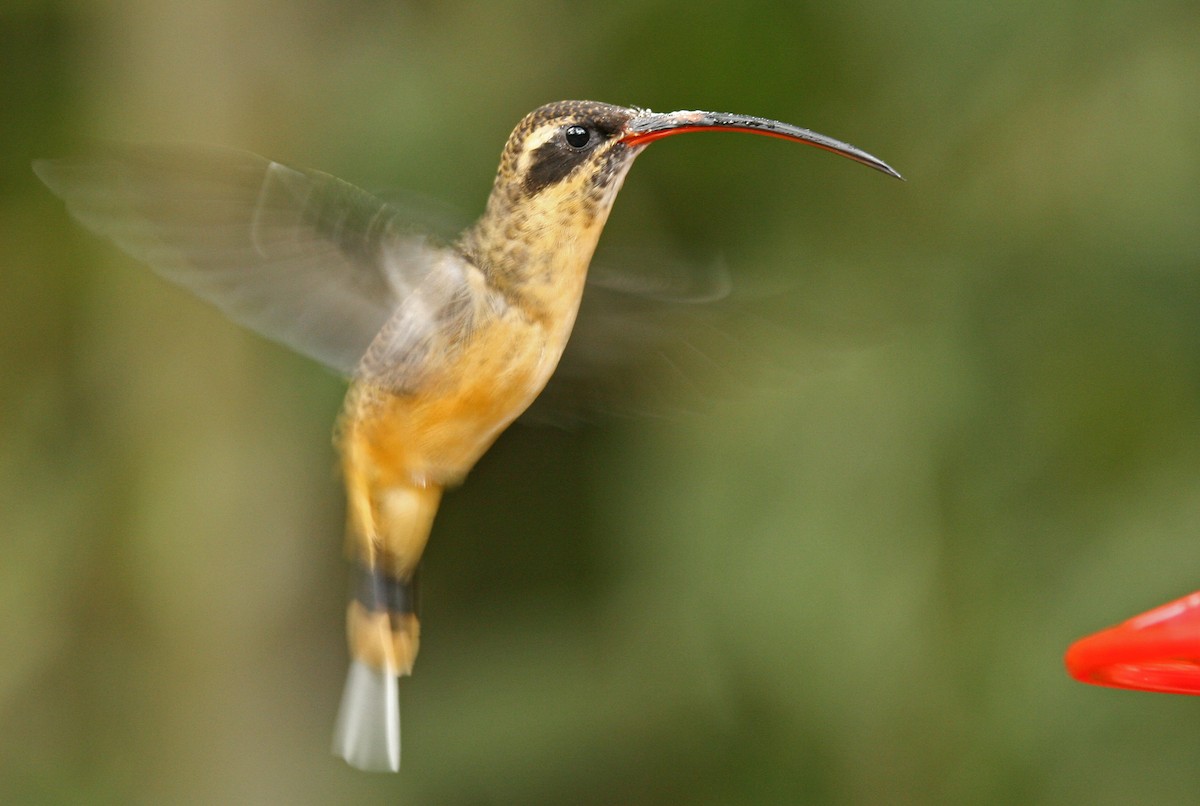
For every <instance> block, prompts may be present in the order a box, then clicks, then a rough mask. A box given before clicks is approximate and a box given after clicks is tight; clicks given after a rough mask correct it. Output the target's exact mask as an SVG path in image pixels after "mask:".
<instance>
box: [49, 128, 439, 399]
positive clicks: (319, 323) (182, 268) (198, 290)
mask: <svg viewBox="0 0 1200 806" xmlns="http://www.w3.org/2000/svg"><path fill="white" fill-rule="evenodd" d="M34 171H35V172H36V173H37V175H38V176H39V177H40V178H41V179H42V181H43V182H45V183H46V185H47V186H49V188H50V189H51V190H52V191H54V193H55V194H57V195H58V196H60V197H61V198H62V199H63V200H64V201H65V202H66V205H67V209H68V210H69V211H70V212H71V214H72V215H74V216H75V217H76V218H77V219H79V221H80V222H82V223H83V224H84V225H85V226H86V227H87V228H89V229H91V230H92V231H94V232H96V233H98V234H100V235H103V236H105V237H107V238H109V239H110V240H112V241H113V242H114V243H116V245H117V246H119V247H120V248H121V249H123V250H124V251H125V252H127V253H129V254H130V255H132V256H133V257H135V258H137V259H138V260H141V261H143V262H145V263H147V264H149V265H150V266H151V267H152V268H153V269H154V270H155V271H156V272H158V273H159V274H161V275H162V276H163V277H165V278H167V279H168V280H171V281H172V282H175V283H178V284H179V285H181V286H183V287H184V288H186V289H188V290H189V291H192V292H193V293H195V294H197V295H198V296H200V297H202V298H203V299H205V300H207V301H209V302H211V303H212V304H214V305H216V306H217V307H218V308H219V309H221V310H222V311H223V312H224V313H226V314H227V315H228V316H229V317H230V318H231V319H233V320H234V321H236V322H238V323H240V324H243V325H245V326H247V327H249V328H251V329H253V330H256V331H258V332H259V333H261V334H263V335H265V336H267V337H269V338H271V339H275V340H276V341H279V342H282V343H283V344H286V345H288V346H289V347H292V348H293V349H295V350H297V351H299V352H300V353H302V354H304V355H307V356H310V357H312V358H315V359H316V360H318V361H320V362H321V363H323V364H325V365H326V366H328V367H330V368H332V369H333V370H335V371H337V372H339V373H341V374H343V375H347V376H349V375H351V374H353V373H354V371H355V368H356V367H357V366H358V362H359V359H360V358H362V356H363V354H364V353H365V352H366V350H367V347H368V346H369V345H370V343H371V340H372V339H373V338H374V337H375V335H376V334H377V333H378V332H379V331H380V330H381V329H382V328H383V326H384V324H385V323H386V322H387V320H388V318H389V317H390V316H391V315H392V313H393V312H394V311H395V310H396V309H397V307H398V306H399V305H400V303H401V301H402V300H403V299H404V298H405V297H406V296H408V294H409V293H410V292H411V291H412V289H414V288H416V287H417V286H418V285H420V283H421V281H422V280H423V279H424V277H425V275H426V273H427V272H428V271H429V267H430V266H432V265H435V264H436V263H437V260H438V258H439V257H440V256H443V255H444V250H442V249H441V248H439V247H437V246H435V245H433V244H431V243H429V242H428V241H427V240H426V238H425V236H424V235H422V234H420V233H417V232H413V231H411V230H409V229H407V228H406V227H405V224H404V222H403V221H402V219H403V218H404V216H403V215H402V214H401V213H400V212H399V210H398V209H396V208H394V207H392V206H390V205H388V204H386V203H385V202H383V201H381V200H379V199H377V198H376V197H374V196H372V195H371V194H369V193H367V192H366V191H364V190H361V189H359V188H357V187H355V186H353V185H350V184H348V183H346V182H342V181H341V180H339V179H336V178H334V177H332V176H329V175H328V174H324V173H320V172H318V171H302V170H296V169H293V168H289V167H287V166H285V165H281V164H279V163H277V162H272V161H270V160H267V159H264V158H263V157H259V156H257V155H255V154H250V153H247V152H242V151H234V150H228V149H219V148H209V147H200V146H107V147H104V148H102V149H100V150H99V151H98V152H96V153H94V154H93V155H92V156H89V157H84V158H75V159H62V160H40V161H38V162H36V163H34Z"/></svg>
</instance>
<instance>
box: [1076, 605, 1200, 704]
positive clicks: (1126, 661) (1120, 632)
mask: <svg viewBox="0 0 1200 806" xmlns="http://www.w3.org/2000/svg"><path fill="white" fill-rule="evenodd" d="M1065 660H1066V663H1067V671H1068V672H1070V674H1071V676H1072V677H1074V678H1075V679H1076V680H1079V681H1081V682H1084V683H1092V684H1094V685H1097V686H1115V687H1117V688H1132V689H1140V690H1142V691H1162V692H1166V693H1169V694H1200V591H1197V592H1196V593H1193V594H1191V595H1190V596H1185V597H1183V598H1182V599H1176V600H1175V601H1174V602H1171V603H1169V604H1165V605H1162V606H1161V607H1156V608H1154V609H1153V610H1149V611H1147V612H1145V613H1142V614H1141V615H1140V616H1134V617H1133V618H1131V619H1129V620H1128V621H1124V622H1122V623H1120V624H1118V625H1116V626H1115V627H1109V628H1108V629H1107V630H1101V631H1100V632H1098V633H1094V634H1092V635H1089V636H1087V637H1086V638H1081V639H1079V640H1078V641H1076V642H1075V643H1073V644H1071V646H1070V648H1069V649H1067V655H1066V658H1065Z"/></svg>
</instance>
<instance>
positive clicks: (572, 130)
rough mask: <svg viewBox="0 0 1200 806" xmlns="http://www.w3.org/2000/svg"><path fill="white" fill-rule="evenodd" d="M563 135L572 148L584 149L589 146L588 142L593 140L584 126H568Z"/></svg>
mask: <svg viewBox="0 0 1200 806" xmlns="http://www.w3.org/2000/svg"><path fill="white" fill-rule="evenodd" d="M563 134H564V136H565V137H566V138H567V145H569V146H570V147H571V148H583V147H584V146H586V145H587V144H588V140H591V139H592V135H591V133H590V132H588V130H587V129H585V128H583V127H582V126H568V127H567V130H566V131H565V132H563Z"/></svg>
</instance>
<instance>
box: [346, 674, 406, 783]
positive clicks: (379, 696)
mask: <svg viewBox="0 0 1200 806" xmlns="http://www.w3.org/2000/svg"><path fill="white" fill-rule="evenodd" d="M398 681H399V676H398V675H396V674H395V673H393V672H385V671H380V670H379V669H372V668H371V667H370V666H367V665H366V664H364V663H360V662H359V661H353V662H352V663H351V664H350V671H349V673H347V675H346V689H345V691H343V692H342V704H341V707H340V708H339V709H338V716H337V726H336V727H335V728H334V732H333V754H334V755H336V756H340V757H341V758H344V759H345V760H346V763H347V764H349V765H350V766H351V767H357V768H358V769H360V770H365V771H367V772H399V770H400V686H399V684H398Z"/></svg>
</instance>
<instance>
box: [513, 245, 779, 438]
mask: <svg viewBox="0 0 1200 806" xmlns="http://www.w3.org/2000/svg"><path fill="white" fill-rule="evenodd" d="M731 292H732V284H731V282H730V279H729V276H728V272H727V271H726V270H725V269H724V267H722V266H720V265H713V266H708V267H702V266H693V265H689V264H685V263H682V262H680V261H677V260H674V259H671V258H664V257H662V256H660V255H655V256H647V255H646V254H644V253H640V254H636V255H626V256H623V257H621V258H618V259H616V260H609V259H604V258H602V259H601V260H600V262H598V263H596V264H593V266H592V267H591V269H590V270H589V274H588V284H587V287H586V289H585V290H584V293H583V301H582V304H581V305H580V308H579V316H578V318H577V319H576V322H575V328H574V330H573V331H572V332H571V339H570V341H569V342H568V343H567V348H566V350H565V351H564V353H563V357H562V360H561V361H560V362H559V365H558V369H557V370H555V373H554V375H553V376H552V377H551V378H550V382H549V383H548V384H547V385H546V388H545V389H544V390H543V391H542V393H541V395H539V396H538V398H537V400H535V401H534V403H533V405H532V406H531V407H530V408H529V411H528V412H527V413H526V415H525V417H523V418H522V420H523V421H524V422H527V423H528V422H532V423H542V424H551V425H560V426H570V425H574V424H577V423H580V422H589V421H592V420H595V419H597V417H611V416H616V417H627V416H634V417H645V416H673V415H677V414H679V413H681V412H686V411H695V410H698V409H703V408H704V407H705V405H706V404H707V403H710V402H711V401H712V400H714V399H720V398H728V397H729V396H730V395H733V394H736V393H737V392H738V391H739V390H744V389H745V388H746V386H747V383H748V382H751V381H754V380H758V381H761V380H762V379H763V377H764V375H765V372H766V370H767V369H768V368H769V367H770V366H771V365H772V363H773V359H774V358H775V356H774V355H773V354H772V349H773V347H775V346H776V345H778V344H779V343H781V341H782V340H786V338H787V337H786V336H782V337H781V329H780V328H773V327H772V326H771V325H770V323H769V322H768V315H769V313H770V312H769V310H768V307H769V306H767V305H765V304H764V301H763V300H762V299H746V298H740V297H738V296H736V295H734V294H732V293H731ZM781 365H782V364H780V366H781Z"/></svg>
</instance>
